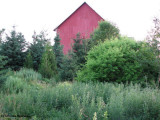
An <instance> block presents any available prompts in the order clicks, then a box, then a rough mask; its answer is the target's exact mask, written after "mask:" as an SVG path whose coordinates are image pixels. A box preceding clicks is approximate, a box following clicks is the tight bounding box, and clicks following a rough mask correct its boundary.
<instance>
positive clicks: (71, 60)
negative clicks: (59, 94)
mask: <svg viewBox="0 0 160 120" xmlns="http://www.w3.org/2000/svg"><path fill="white" fill-rule="evenodd" d="M86 41H87V40H85V39H82V38H80V33H78V34H77V35H76V38H75V39H73V45H71V46H72V49H71V50H70V51H69V52H68V55H66V56H65V57H64V59H63V64H62V75H61V78H62V80H69V81H73V80H74V77H75V76H76V72H77V71H78V70H80V69H81V67H82V66H83V65H84V63H85V61H86V60H85V56H86V55H87V50H86Z"/></svg>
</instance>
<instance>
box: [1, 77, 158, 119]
mask: <svg viewBox="0 0 160 120" xmlns="http://www.w3.org/2000/svg"><path fill="white" fill-rule="evenodd" d="M9 79H14V77H13V76H11V77H10V78H9ZM19 79H20V77H19V78H18V77H17V76H15V80H13V81H18V82H19V81H20V80H19ZM21 80H22V81H23V82H24V81H25V80H23V79H21ZM24 83H26V86H29V85H30V84H28V83H27V82H26V81H25V82H24ZM6 84H7V83H6ZM8 86H12V85H8ZM15 86H16V85H15ZM24 86H25V85H24ZM24 86H23V85H22V84H20V83H18V84H17V86H16V87H12V89H10V90H11V91H14V90H17V88H18V89H20V90H19V91H18V92H10V93H9V94H4V93H3V94H0V112H1V113H2V114H3V115H6V116H21V117H34V118H37V119H39V120H41V119H42V120H44V119H54V120H92V119H94V120H95V119H97V120H159V119H160V90H159V89H158V88H154V89H153V88H150V87H146V88H141V86H140V85H138V84H135V85H132V84H130V85H127V86H124V85H123V84H112V83H96V84H95V83H79V82H75V83H69V82H64V83H59V84H57V85H56V86H54V87H52V86H47V85H46V86H44V87H42V88H41V89H35V88H34V86H32V87H30V88H29V89H27V88H28V87H27V88H25V87H24ZM21 88H22V89H23V90H21Z"/></svg>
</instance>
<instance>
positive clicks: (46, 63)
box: [39, 43, 57, 78]
mask: <svg viewBox="0 0 160 120" xmlns="http://www.w3.org/2000/svg"><path fill="white" fill-rule="evenodd" d="M39 72H40V73H41V74H42V75H43V77H45V78H52V77H56V75H57V65H56V60H55V55H54V53H53V50H52V46H51V45H50V43H47V44H46V46H45V50H44V53H43V54H42V59H41V64H40V67H39Z"/></svg>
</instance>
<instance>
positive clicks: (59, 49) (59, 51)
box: [53, 34, 64, 79]
mask: <svg viewBox="0 0 160 120" xmlns="http://www.w3.org/2000/svg"><path fill="white" fill-rule="evenodd" d="M60 40H61V39H60V37H59V34H57V35H56V37H55V38H54V45H53V51H54V54H55V57H56V63H57V70H58V74H59V77H60V78H61V79H62V74H63V69H62V66H63V64H64V63H63V62H64V61H63V59H64V54H63V46H62V45H61V44H60Z"/></svg>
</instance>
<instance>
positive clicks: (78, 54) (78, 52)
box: [72, 33, 87, 69]
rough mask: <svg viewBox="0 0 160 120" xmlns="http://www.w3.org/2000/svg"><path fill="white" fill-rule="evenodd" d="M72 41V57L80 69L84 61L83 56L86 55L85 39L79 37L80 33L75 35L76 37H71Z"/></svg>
mask: <svg viewBox="0 0 160 120" xmlns="http://www.w3.org/2000/svg"><path fill="white" fill-rule="evenodd" d="M73 41H74V43H73V46H72V52H73V53H72V58H73V59H74V60H75V64H76V65H77V69H80V68H81V67H82V65H83V64H84V63H85V62H86V60H85V56H86V55H87V51H86V44H85V43H86V41H85V39H82V38H80V33H78V34H77V35H76V38H75V39H73Z"/></svg>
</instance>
